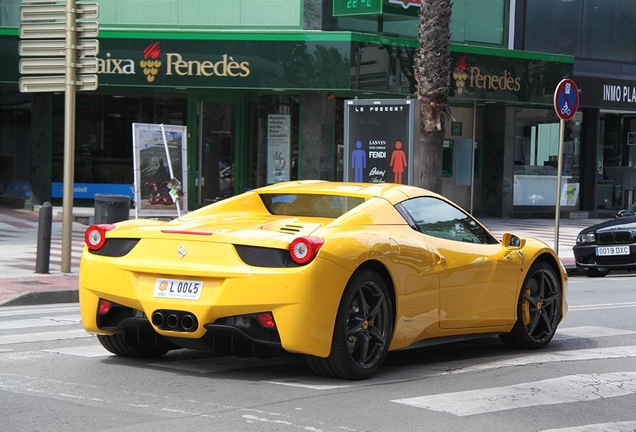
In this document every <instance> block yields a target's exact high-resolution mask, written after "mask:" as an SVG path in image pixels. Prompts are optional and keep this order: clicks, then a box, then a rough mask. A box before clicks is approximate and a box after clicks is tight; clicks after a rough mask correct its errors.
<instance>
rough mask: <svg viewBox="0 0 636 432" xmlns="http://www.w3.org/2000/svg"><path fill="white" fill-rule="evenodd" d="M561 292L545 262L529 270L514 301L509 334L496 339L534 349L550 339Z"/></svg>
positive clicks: (561, 299)
mask: <svg viewBox="0 0 636 432" xmlns="http://www.w3.org/2000/svg"><path fill="white" fill-rule="evenodd" d="M562 302H563V292H562V286H561V280H560V278H559V276H558V275H557V272H556V271H555V270H554V268H552V266H550V265H549V264H547V263H545V262H537V263H535V264H533V265H532V267H530V270H529V271H528V274H527V276H526V278H525V279H524V281H523V285H522V287H521V292H520V293H519V300H518V302H517V321H516V323H515V325H514V327H513V328H512V331H511V332H510V333H507V334H502V335H500V336H499V338H500V339H501V340H502V342H504V343H505V344H506V345H509V346H512V347H515V348H524V349H537V348H541V347H543V346H545V345H547V344H548V342H550V341H551V340H552V338H553V337H554V334H555V332H556V329H557V326H558V324H559V322H560V321H561V307H562Z"/></svg>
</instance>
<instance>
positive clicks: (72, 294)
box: [0, 290, 79, 307]
mask: <svg viewBox="0 0 636 432" xmlns="http://www.w3.org/2000/svg"><path fill="white" fill-rule="evenodd" d="M54 303H79V291H78V290H68V291H35V292H29V293H25V294H21V295H19V296H18V297H16V298H13V299H10V300H7V301H6V302H4V303H0V307H3V306H34V305H45V304H54Z"/></svg>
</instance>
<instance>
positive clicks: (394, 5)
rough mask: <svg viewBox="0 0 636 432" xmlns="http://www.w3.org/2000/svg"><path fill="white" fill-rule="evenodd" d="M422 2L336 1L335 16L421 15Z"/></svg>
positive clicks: (384, 0) (405, 0)
mask: <svg viewBox="0 0 636 432" xmlns="http://www.w3.org/2000/svg"><path fill="white" fill-rule="evenodd" d="M419 10H420V0H334V2H333V16H335V17H338V16H352V15H380V14H385V15H386V14H388V15H406V16H416V15H418V14H419Z"/></svg>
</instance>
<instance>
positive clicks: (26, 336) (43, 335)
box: [0, 329, 94, 345]
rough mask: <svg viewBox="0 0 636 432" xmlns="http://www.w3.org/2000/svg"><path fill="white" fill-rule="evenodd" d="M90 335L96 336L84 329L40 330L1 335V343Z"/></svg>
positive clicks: (76, 337) (45, 340) (53, 339)
mask: <svg viewBox="0 0 636 432" xmlns="http://www.w3.org/2000/svg"><path fill="white" fill-rule="evenodd" d="M88 337H94V336H92V335H90V334H88V333H86V331H84V329H77V330H64V331H51V332H40V333H21V334H13V335H3V336H0V345H11V344H20V343H31V342H48V341H56V340H66V339H80V338H88Z"/></svg>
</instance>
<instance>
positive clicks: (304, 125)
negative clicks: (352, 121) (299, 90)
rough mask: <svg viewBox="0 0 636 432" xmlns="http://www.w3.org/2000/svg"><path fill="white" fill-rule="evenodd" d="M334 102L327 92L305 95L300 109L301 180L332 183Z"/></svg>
mask: <svg viewBox="0 0 636 432" xmlns="http://www.w3.org/2000/svg"><path fill="white" fill-rule="evenodd" d="M334 103H335V99H330V98H329V93H328V92H311V93H309V92H308V93H304V94H303V96H302V106H301V130H302V132H301V143H300V158H299V159H300V176H299V178H300V179H302V180H309V179H320V180H333V179H334V174H333V158H334V156H333V155H334V148H333V136H334V127H335V106H334Z"/></svg>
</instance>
